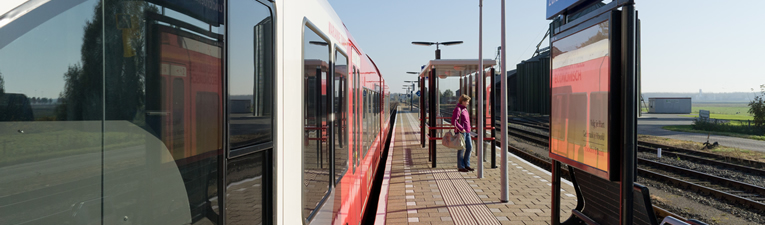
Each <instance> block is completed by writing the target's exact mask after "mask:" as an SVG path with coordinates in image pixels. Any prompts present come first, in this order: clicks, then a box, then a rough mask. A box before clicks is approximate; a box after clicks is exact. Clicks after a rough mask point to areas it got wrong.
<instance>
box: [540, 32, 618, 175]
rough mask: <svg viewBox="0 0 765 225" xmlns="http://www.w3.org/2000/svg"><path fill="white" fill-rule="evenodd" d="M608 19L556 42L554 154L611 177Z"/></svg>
mask: <svg viewBox="0 0 765 225" xmlns="http://www.w3.org/2000/svg"><path fill="white" fill-rule="evenodd" d="M609 26H610V23H609V20H605V21H602V22H596V23H595V24H594V25H591V26H589V27H585V28H583V29H581V30H579V31H577V32H576V33H573V34H570V35H568V36H565V37H563V38H556V39H555V40H554V41H553V43H552V60H551V61H552V62H551V64H552V65H551V73H550V76H551V79H550V85H551V92H552V93H551V98H552V99H551V101H550V103H551V112H550V135H551V137H550V157H551V158H553V159H555V160H558V161H561V162H564V163H566V164H569V165H572V166H575V167H578V168H580V169H582V170H585V171H587V172H590V173H593V174H596V175H599V176H601V177H604V178H606V179H608V174H609V168H610V167H609V162H610V161H609V159H610V157H611V155H610V152H609V150H610V148H609V147H610V144H611V143H609V124H610V121H609V120H610V117H609V113H610V111H609V108H610V107H611V106H610V105H609V104H610V96H611V95H610V93H611V90H610V86H611V80H610V77H611V76H610V75H611V69H612V68H611V56H610V55H609V53H610V50H611V49H610V37H609V35H610V33H609Z"/></svg>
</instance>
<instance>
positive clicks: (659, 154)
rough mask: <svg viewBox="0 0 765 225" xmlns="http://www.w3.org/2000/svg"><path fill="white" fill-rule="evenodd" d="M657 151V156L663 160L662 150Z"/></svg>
mask: <svg viewBox="0 0 765 225" xmlns="http://www.w3.org/2000/svg"><path fill="white" fill-rule="evenodd" d="M657 150H658V151H657V152H656V156H658V157H659V158H661V148H658V149H657Z"/></svg>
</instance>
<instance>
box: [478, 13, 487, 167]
mask: <svg viewBox="0 0 765 225" xmlns="http://www.w3.org/2000/svg"><path fill="white" fill-rule="evenodd" d="M482 47H483V0H478V71H479V72H478V74H479V76H480V78H479V79H478V88H480V90H479V91H478V102H479V103H478V121H480V122H478V123H477V124H476V128H477V129H476V132H477V133H478V140H476V142H477V143H478V146H477V148H476V151H478V175H477V176H478V178H483V160H484V155H483V150H484V149H483V136H484V134H483V127H484V126H486V119H484V114H483V104H484V101H485V100H486V99H484V98H483V91H484V90H486V89H485V88H484V85H483V81H484V73H483V51H482V49H481V48H482Z"/></svg>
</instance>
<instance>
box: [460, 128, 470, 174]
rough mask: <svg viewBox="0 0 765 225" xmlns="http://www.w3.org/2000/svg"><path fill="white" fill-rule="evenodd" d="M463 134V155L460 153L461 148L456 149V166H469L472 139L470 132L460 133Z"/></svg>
mask: <svg viewBox="0 0 765 225" xmlns="http://www.w3.org/2000/svg"><path fill="white" fill-rule="evenodd" d="M460 135H463V136H465V150H464V151H465V155H462V151H463V150H457V168H460V169H462V168H465V167H470V151H471V150H473V141H471V140H470V133H461V134H460Z"/></svg>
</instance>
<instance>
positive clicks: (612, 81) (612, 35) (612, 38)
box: [548, 9, 624, 181]
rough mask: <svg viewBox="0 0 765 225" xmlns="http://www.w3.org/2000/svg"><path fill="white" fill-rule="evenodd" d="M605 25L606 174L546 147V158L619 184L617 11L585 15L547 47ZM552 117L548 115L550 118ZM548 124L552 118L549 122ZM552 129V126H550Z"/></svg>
mask: <svg viewBox="0 0 765 225" xmlns="http://www.w3.org/2000/svg"><path fill="white" fill-rule="evenodd" d="M603 22H608V23H609V38H608V42H609V44H608V45H609V53H608V54H609V56H610V57H609V71H610V74H609V93H608V102H609V105H608V110H609V113H608V127H607V129H608V131H607V133H608V145H607V152H608V157H607V166H606V167H607V171H603V170H600V169H597V168H595V167H593V166H590V165H587V164H584V163H581V162H579V161H576V160H574V159H570V158H567V157H565V156H561V155H558V154H555V153H553V152H552V146H548V149H549V150H548V154H549V157H550V158H551V159H552V160H555V161H559V162H562V163H565V164H568V165H570V166H573V167H575V168H577V169H580V170H582V171H584V172H587V173H590V174H593V175H595V176H598V177H601V178H603V179H606V180H609V181H619V180H620V174H621V155H622V148H621V146H623V145H622V141H623V140H622V139H623V137H622V136H623V135H622V133H621V132H619V130H621V129H622V124H623V121H624V115H623V114H624V113H623V112H622V109H621V108H622V107H621V105H622V102H623V101H622V96H623V93H622V92H623V90H622V87H621V83H622V72H621V61H622V60H621V29H622V25H621V11H618V10H616V9H611V10H608V11H595V12H593V13H591V15H588V16H587V17H586V18H580V19H578V20H576V21H573V23H569V24H565V25H564V26H563V27H565V30H564V29H561V30H556V31H557V32H555V33H554V34H553V35H551V38H550V46H551V47H552V44H553V42H556V41H559V40H563V39H565V38H566V37H569V36H571V35H573V34H576V33H578V32H580V31H583V30H585V29H588V28H590V27H592V26H595V25H597V24H600V23H603ZM552 63H553V59H552V55H551V56H550V81H551V82H550V83H549V90H550V95H549V96H550V97H551V99H550V109H551V112H552V110H553V108H552V106H553V102H554V99H552V98H553V97H554V95H553V93H552V90H553V86H552V81H553V78H552V76H553V73H552V68H553V67H552ZM550 116H552V115H550ZM551 120H552V118H551ZM551 126H552V124H551ZM550 133H551V134H552V127H551V130H550ZM552 139H553V137H552V135H550V137H549V140H548V143H550V145H551V144H552Z"/></svg>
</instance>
